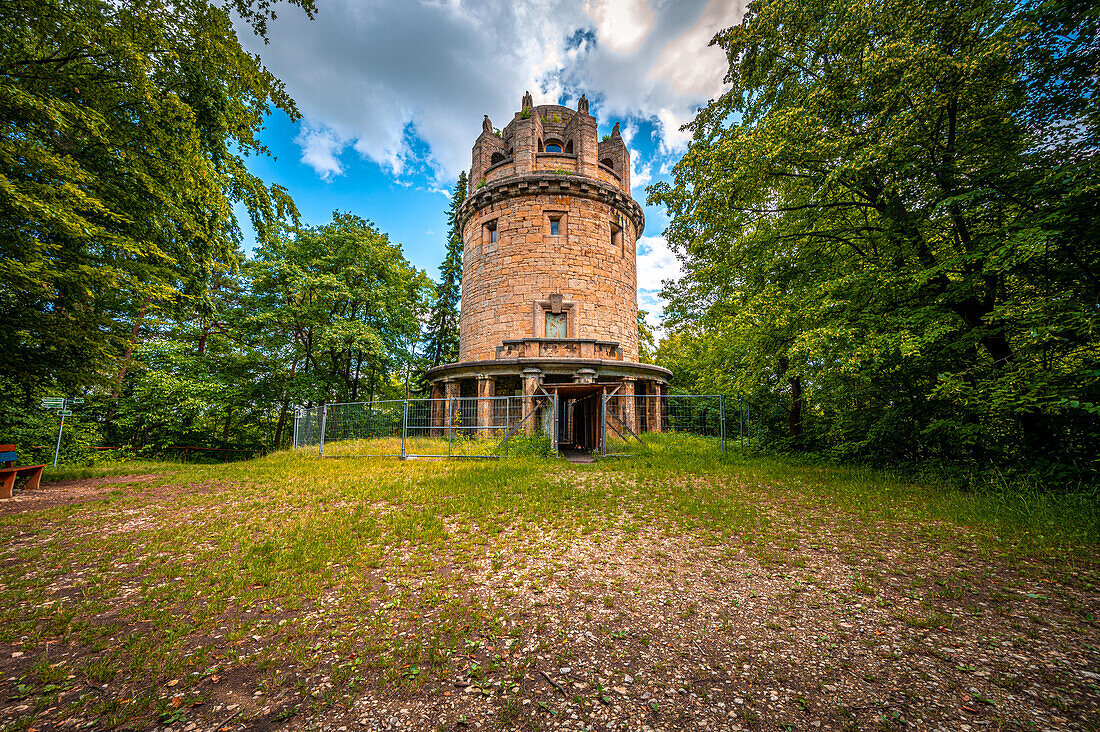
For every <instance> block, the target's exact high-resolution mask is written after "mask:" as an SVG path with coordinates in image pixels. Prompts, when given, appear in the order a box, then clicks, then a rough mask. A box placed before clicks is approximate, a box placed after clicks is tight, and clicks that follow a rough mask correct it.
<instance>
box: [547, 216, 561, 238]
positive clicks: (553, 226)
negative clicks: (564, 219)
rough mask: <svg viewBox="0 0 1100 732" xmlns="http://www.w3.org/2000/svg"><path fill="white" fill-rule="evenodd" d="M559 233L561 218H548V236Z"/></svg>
mask: <svg viewBox="0 0 1100 732" xmlns="http://www.w3.org/2000/svg"><path fill="white" fill-rule="evenodd" d="M560 234H561V219H550V236H559V235H560Z"/></svg>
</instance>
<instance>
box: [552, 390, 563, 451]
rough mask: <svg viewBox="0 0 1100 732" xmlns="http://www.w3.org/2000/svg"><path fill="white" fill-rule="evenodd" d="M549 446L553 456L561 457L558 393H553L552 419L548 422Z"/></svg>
mask: <svg viewBox="0 0 1100 732" xmlns="http://www.w3.org/2000/svg"><path fill="white" fill-rule="evenodd" d="M550 446H551V447H553V448H554V455H556V456H557V457H561V451H560V450H558V392H557V391H555V392H554V417H553V419H551V420H550Z"/></svg>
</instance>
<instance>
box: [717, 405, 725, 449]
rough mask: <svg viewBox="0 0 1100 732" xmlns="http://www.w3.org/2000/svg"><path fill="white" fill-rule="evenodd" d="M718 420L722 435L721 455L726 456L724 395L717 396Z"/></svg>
mask: <svg viewBox="0 0 1100 732" xmlns="http://www.w3.org/2000/svg"><path fill="white" fill-rule="evenodd" d="M718 419H719V425H720V431H721V433H722V454H723V455H725V454H726V395H725V394H719V395H718Z"/></svg>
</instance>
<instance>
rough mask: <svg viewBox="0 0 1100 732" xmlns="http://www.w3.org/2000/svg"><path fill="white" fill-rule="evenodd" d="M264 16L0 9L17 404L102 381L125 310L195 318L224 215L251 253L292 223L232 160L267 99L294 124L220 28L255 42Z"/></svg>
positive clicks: (6, 335) (0, 95)
mask: <svg viewBox="0 0 1100 732" xmlns="http://www.w3.org/2000/svg"><path fill="white" fill-rule="evenodd" d="M290 1H291V2H292V3H293V4H295V5H299V6H301V7H302V8H304V9H305V10H306V12H307V13H312V12H313V3H312V0H290ZM271 6H272V3H271V2H269V1H268V0H259V1H258V2H252V1H251V0H231V1H230V2H226V3H212V2H204V1H203V0H152V1H150V2H126V1H122V2H118V1H108V0H10V1H9V2H5V3H3V4H2V5H0V120H3V121H2V122H0V253H2V255H3V256H2V257H0V322H3V323H4V327H3V328H0V377H3V378H5V379H10V380H11V382H13V383H15V384H17V385H18V386H19V387H20V388H21V390H22V391H23V393H24V395H25V397H26V398H30V397H29V395H30V393H31V391H32V390H33V389H34V388H35V385H36V384H37V383H39V382H41V381H45V382H47V383H51V382H53V383H56V385H57V386H60V387H61V388H65V389H71V388H79V387H84V386H88V385H90V384H95V383H103V382H105V381H107V380H108V379H110V378H111V377H112V376H113V375H114V374H115V373H117V366H118V362H119V360H121V359H122V358H123V353H124V352H125V350H126V343H127V341H128V340H129V338H128V335H129V334H130V333H131V331H132V328H133V322H134V320H137V319H139V318H138V314H139V313H141V314H142V316H145V315H148V314H151V313H152V312H153V311H156V310H164V311H171V310H172V309H173V308H176V307H178V306H181V305H184V304H187V303H190V304H191V305H193V306H198V307H202V304H203V301H204V298H205V294H206V293H207V292H208V287H207V283H208V280H209V278H210V276H211V272H212V271H213V270H214V269H216V268H217V267H219V266H229V267H232V266H233V265H234V263H235V253H236V250H237V244H238V242H239V239H240V234H239V230H238V227H237V221H236V219H235V217H234V214H233V205H234V204H236V203H242V204H244V207H245V208H246V210H247V211H248V215H249V217H250V218H251V221H252V224H253V225H254V227H255V228H256V231H257V234H258V237H259V239H260V240H261V241H267V240H268V239H269V238H270V237H271V235H272V233H273V232H275V231H276V230H277V228H278V224H279V222H280V221H281V220H283V219H285V218H287V217H293V216H294V215H295V210H294V206H293V203H292V201H291V200H290V198H289V196H288V195H287V194H286V192H285V191H284V190H283V189H282V188H280V187H278V186H271V187H267V186H265V185H264V184H263V183H262V182H261V181H260V180H259V179H257V178H256V177H255V176H253V175H252V174H251V173H249V172H248V170H247V169H246V168H245V164H244V160H243V158H244V157H245V156H247V155H253V154H260V153H263V152H265V150H264V148H263V146H262V145H261V144H260V142H259V140H258V139H257V137H256V134H257V131H258V130H259V129H260V128H261V126H262V123H263V119H264V116H265V115H266V114H267V113H268V111H269V110H270V108H271V106H272V105H274V106H275V107H278V108H279V109H281V110H283V111H285V112H286V113H287V114H288V115H290V116H291V117H292V118H297V116H298V115H297V111H296V109H295V107H294V103H293V101H292V100H291V98H290V97H289V96H288V95H287V94H286V92H285V90H284V88H283V86H282V84H281V83H280V82H279V81H278V80H277V79H276V78H275V77H274V76H272V75H271V74H270V73H269V72H268V71H267V70H266V69H265V68H264V67H263V66H262V65H261V64H260V62H259V60H258V58H257V57H256V56H254V55H251V54H248V53H246V52H245V51H244V50H243V49H242V48H241V46H240V43H239V41H238V38H237V34H236V31H235V30H234V27H233V23H232V18H231V13H235V14H236V15H237V16H238V17H241V18H242V19H243V20H245V21H246V22H247V23H249V24H250V25H251V27H252V29H253V30H254V32H256V33H257V34H259V35H260V36H261V37H262V36H263V35H264V33H265V31H266V21H267V18H268V17H269V16H271V15H272V10H271Z"/></svg>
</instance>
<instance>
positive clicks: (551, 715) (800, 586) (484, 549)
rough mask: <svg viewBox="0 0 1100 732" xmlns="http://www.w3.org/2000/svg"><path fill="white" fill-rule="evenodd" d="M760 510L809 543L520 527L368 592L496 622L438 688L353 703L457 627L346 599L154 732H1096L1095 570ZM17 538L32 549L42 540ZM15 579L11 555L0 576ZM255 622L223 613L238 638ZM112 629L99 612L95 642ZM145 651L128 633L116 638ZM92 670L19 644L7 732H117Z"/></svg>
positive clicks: (81, 655)
mask: <svg viewBox="0 0 1100 732" xmlns="http://www.w3.org/2000/svg"><path fill="white" fill-rule="evenodd" d="M149 478H150V477H149V476H124V477H123V478H119V479H113V480H112V481H110V482H108V481H102V480H101V481H99V482H95V481H89V482H86V483H83V484H82V483H79V482H77V483H75V484H68V485H65V486H62V485H59V484H55V485H53V486H50V487H47V488H46V489H44V490H43V491H42V492H41V493H40V494H39V495H36V496H34V497H32V498H28V497H26V496H25V497H23V499H22V503H23V505H24V506H25V507H26V508H25V509H23V510H31V509H38V508H42V507H44V506H48V505H66V504H69V503H71V502H73V501H77V502H79V501H94V500H96V499H98V498H100V497H102V495H103V494H105V493H107V492H109V491H112V490H117V489H118V486H120V485H123V486H125V485H129V486H131V489H132V490H141V491H145V492H146V494H148V495H150V497H151V498H150V500H152V501H154V503H153V504H152V505H153V506H154V507H155V505H156V503H155V502H156V501H157V500H161V501H166V502H168V501H171V500H172V498H173V496H174V495H176V494H177V493H178V491H175V492H173V491H161V492H159V493H157V492H155V491H152V490H150V489H148V488H143V487H142V485H143V483H144V482H146V481H148V480H149ZM195 490H196V492H205V491H210V490H216V486H214V487H211V485H209V484H203V485H196V486H195ZM51 502H52V504H51ZM766 508H768V509H769V511H768V515H770V516H773V517H775V519H774V520H775V521H776V522H777V524H778V526H779V528H782V529H784V530H785V531H786V532H787V533H786V534H784V535H785V536H788V537H791V536H793V537H795V539H794V540H793V541H787V542H786V543H784V544H782V545H775V546H765V547H761V546H759V545H758V544H753V543H749V542H742V541H740V540H739V539H738V538H737V537H734V538H732V539H730V538H728V537H726V538H722V537H720V536H718V535H717V534H713V535H712V534H709V533H707V532H706V531H700V530H692V531H681V530H675V529H673V528H671V527H670V526H669V527H665V526H661V525H659V524H658V525H654V524H651V523H646V522H645V521H639V522H637V525H635V526H634V528H633V529H632V530H624V529H623V528H622V527H621V526H607V527H603V528H595V529H590V530H587V531H584V532H577V531H575V530H571V531H561V530H554V531H549V530H547V531H538V530H536V531H532V530H530V529H529V527H528V528H524V529H522V530H520V529H516V530H513V531H507V532H505V533H504V534H501V535H497V536H496V537H495V538H494V539H493V540H492V541H491V542H489V543H486V544H484V545H483V546H481V548H480V549H479V550H478V553H474V554H469V553H467V554H463V555H460V556H440V557H439V561H438V565H437V567H436V568H435V570H434V573H433V574H432V576H430V577H429V578H427V579H425V578H424V577H421V578H420V579H419V580H409V579H408V577H409V575H404V574H402V573H401V572H400V571H399V568H400V567H402V566H403V562H404V559H403V557H402V556H401V554H400V553H398V552H395V554H394V555H393V556H392V557H390V558H389V562H388V563H387V565H386V566H385V567H384V568H379V569H378V570H377V572H376V574H375V576H373V577H371V578H370V582H372V583H375V585H376V586H377V587H378V588H380V592H379V595H380V597H382V598H384V597H385V596H386V595H387V593H388V594H389V595H390V596H392V597H394V598H396V597H398V596H399V595H400V594H401V593H404V595H401V596H404V597H414V598H416V597H419V596H420V595H424V596H425V597H426V596H427V594H428V589H429V587H438V586H443V587H446V588H447V591H448V592H449V593H450V594H451V596H452V597H455V598H458V599H459V601H460V603H462V604H465V605H468V606H469V607H470V608H480V609H481V610H480V611H479V612H483V613H485V614H486V617H489V618H490V619H491V620H492V622H490V623H482V624H480V625H477V627H474V628H473V629H472V630H471V632H470V635H469V637H468V638H467V640H466V641H465V643H464V646H463V647H462V649H461V652H458V651H456V650H455V649H453V648H452V649H450V650H442V651H441V653H443V654H444V655H445V658H441V659H440V661H439V663H438V664H437V669H436V670H435V671H434V672H424V673H423V674H422V675H418V674H420V673H421V672H420V671H419V670H418V669H416V668H408V667H405V668H401V669H399V673H400V675H401V679H400V681H398V682H397V683H393V682H383V680H382V678H381V676H380V675H378V674H375V675H372V674H371V673H364V675H363V676H362V683H360V684H358V685H356V686H355V687H353V690H352V691H351V692H349V693H340V692H341V689H340V688H335V687H337V686H338V682H335V681H334V677H335V675H336V671H337V670H338V669H339V668H340V667H341V666H342V665H346V664H349V663H352V662H356V659H360V658H367V657H368V656H370V655H371V654H372V653H376V652H377V651H376V649H375V650H372V649H374V648H375V646H372V645H371V644H370V643H368V642H367V641H368V636H369V635H370V633H371V632H376V631H377V629H378V628H379V627H384V628H386V632H387V633H388V634H389V635H390V636H391V637H390V638H389V639H388V640H389V641H391V642H394V643H397V642H402V643H407V644H409V645H411V646H417V645H421V644H425V643H427V642H429V639H430V638H431V637H432V636H433V632H434V630H435V629H437V628H439V627H442V625H443V624H444V622H445V620H446V619H445V618H444V615H443V614H444V612H445V609H444V608H443V606H441V605H440V604H439V603H437V602H434V601H431V600H430V599H424V598H421V601H419V602H414V603H407V604H403V605H402V604H397V603H382V604H380V603H379V602H378V601H377V600H371V601H370V602H368V603H366V604H364V601H363V598H362V597H361V596H360V595H359V594H358V593H359V592H361V588H360V587H352V588H339V587H336V588H333V589H332V590H331V591H330V592H328V593H327V594H326V595H325V596H324V597H323V598H322V600H321V601H320V602H318V603H315V604H314V605H312V606H310V607H307V608H303V609H299V610H295V611H293V612H292V611H283V610H282V609H281V608H275V609H273V610H272V611H271V614H270V616H269V617H270V621H271V623H272V624H273V626H274V627H280V626H279V625H278V624H276V623H275V621H278V620H280V619H284V620H286V619H292V620H295V621H296V622H299V623H300V624H303V625H309V626H310V627H313V628H315V629H316V633H317V639H318V642H317V645H316V646H315V649H316V653H315V656H314V658H313V659H312V661H311V662H310V663H308V664H306V663H302V662H300V661H296V662H290V661H287V662H285V663H282V664H275V665H266V666H262V667H261V666H260V665H257V664H255V663H242V664H240V665H236V666H233V665H230V666H228V667H225V668H222V669H220V670H219V671H218V672H217V673H208V674H206V675H204V676H202V677H201V678H200V679H199V680H198V681H195V682H193V683H191V684H190V685H188V684H180V682H179V680H173V681H174V682H175V683H173V681H169V682H168V683H167V684H166V685H164V688H161V689H159V690H158V691H157V693H159V694H160V695H161V697H162V698H163V699H166V700H170V703H169V710H171V709H176V708H178V709H180V710H181V711H183V710H186V712H187V713H186V714H182V713H181V714H180V715H178V717H177V718H175V719H173V718H172V717H171V715H166V717H162V721H163V720H165V719H167V721H166V722H165V723H164V724H162V725H161V726H160V728H161V729H165V730H169V729H170V730H173V731H174V732H195V731H196V730H218V731H219V732H232V731H235V730H244V729H287V730H336V731H337V732H344V731H345V730H469V729H511V730H537V729H545V730H551V729H569V730H589V729H590V730H681V729H704V730H856V729H916V730H963V731H964V732H968V731H970V730H986V729H989V730H1000V729H1021V730H1062V729H1076V730H1096V729H1100V625H1098V623H1097V618H1098V617H1100V595H1098V594H1097V592H1096V590H1095V588H1096V586H1097V575H1096V566H1095V565H1094V564H1088V563H1084V564H1082V563H1078V564H1076V565H1068V564H1059V565H1054V564H1050V563H1043V562H1039V561H1028V560H1020V559H1019V558H1015V559H1012V560H1011V561H1010V560H1008V559H1006V558H1003V557H999V556H997V555H996V554H994V553H991V552H989V551H987V550H982V549H981V548H979V544H978V543H975V544H974V545H973V547H971V548H969V549H968V548H967V544H966V543H965V535H964V536H963V541H962V543H959V542H955V543H954V546H955V547H956V548H955V549H954V550H952V551H944V550H940V549H939V548H937V547H938V546H940V543H939V542H937V541H936V540H935V538H934V537H935V536H937V534H936V531H946V530H950V531H957V532H965V531H966V528H965V527H956V528H955V529H949V528H946V527H942V526H939V527H930V526H927V525H914V526H911V527H910V528H909V529H907V530H906V529H898V525H897V524H895V525H893V526H892V527H891V530H890V531H889V532H884V531H881V530H880V529H879V528H877V527H876V526H873V525H871V526H867V525H859V524H856V523H852V522H848V521H842V520H839V519H837V520H834V518H833V517H831V516H828V515H826V514H825V512H824V510H815V509H813V508H812V507H809V508H807V507H806V506H799V507H797V508H794V507H791V506H783V505H780V504H777V505H774V506H766ZM5 510H6V511H8V512H11V511H18V510H19V509H18V502H13V503H10V504H7V506H6V508H5ZM932 529H935V531H932ZM451 530H452V532H455V533H456V534H457V533H458V532H467V531H469V530H470V528H469V527H468V526H454V527H452V528H451ZM12 540H13V541H15V542H23V545H22V546H23V548H26V546H27V545H28V542H35V541H48V540H50V537H49V536H48V535H42V534H39V535H36V536H29V535H28V536H22V537H18V536H17V537H14V538H13V539H12ZM960 546H961V547H963V548H962V549H961V550H960V549H959V547H960ZM14 561H15V560H13V555H12V554H10V553H9V555H8V558H7V560H6V561H5V567H6V568H8V569H9V570H10V568H12V567H14V566H15V565H14V564H13V562H14ZM119 571H120V572H124V571H125V566H120V568H119ZM429 580H432V581H434V582H435V584H432V582H431V581H429ZM79 585H80V583H79V582H78V581H75V580H74V581H73V582H72V583H70V585H69V586H68V587H69V588H70V589H71V588H72V587H77V586H79ZM52 591H57V592H58V593H60V594H59V597H60V596H63V595H64V594H65V592H66V591H69V590H66V589H65V588H63V587H62V586H60V585H59V586H58V587H57V588H54V590H52ZM394 605H396V606H394ZM452 611H453V607H452ZM241 612H243V611H240V610H234V611H227V615H226V617H225V618H224V620H225V625H224V626H223V627H228V625H229V623H230V621H233V620H237V619H240V613H241ZM252 612H255V611H252ZM234 613H237V615H234ZM360 614H361V617H360ZM112 617H115V616H113V615H112V610H111V609H110V608H107V609H105V610H104V612H103V614H102V617H99V618H89V619H88V620H89V622H98V621H103V622H106V621H107V620H108V619H110V618H112ZM349 618H351V619H352V620H358V619H362V620H363V622H364V626H363V627H364V631H363V633H364V635H363V644H362V648H361V649H359V650H358V652H357V651H356V650H355V646H354V644H353V646H352V651H351V652H350V653H348V652H347V651H348V649H347V647H341V648H340V649H336V648H335V647H329V646H326V645H325V644H324V642H323V639H324V638H325V634H326V631H327V630H328V629H330V628H333V627H336V626H338V625H341V624H344V625H345V626H346V624H347V623H348V622H349ZM383 618H384V620H385V622H384V624H383V625H379V624H378V623H379V622H380V619H383ZM371 623H374V624H373V625H371ZM368 629H374V630H373V631H372V630H368ZM141 631H142V626H141V625H140V624H133V625H131V626H129V627H126V628H122V629H120V631H119V634H118V637H119V638H120V639H121V638H123V637H125V636H127V635H128V634H135V633H140V632H141ZM192 640H193V642H194V644H195V646H196V647H198V646H200V645H204V644H207V645H209V646H210V647H212V648H215V649H217V651H218V653H219V654H220V653H223V652H224V651H225V650H226V649H227V648H230V647H233V648H236V649H238V650H240V651H243V652H248V651H250V650H252V651H256V650H259V649H263V648H265V647H267V648H270V647H271V645H272V644H278V643H279V642H280V637H279V636H278V634H277V633H273V634H269V635H264V636H261V635H253V636H248V637H245V638H242V639H232V640H231V639H230V638H229V637H228V634H226V633H221V632H220V631H217V630H215V631H212V632H211V634H210V635H209V636H208V637H203V638H195V639H192ZM96 652H97V649H93V648H84V647H79V646H75V645H69V646H65V647H61V648H57V647H54V648H50V647H47V648H46V649H45V654H44V656H43V653H42V649H40V648H37V647H35V648H31V647H27V646H25V645H24V643H23V641H22V639H19V638H16V639H13V640H12V642H9V643H0V654H2V655H0V674H2V678H3V679H4V681H3V682H2V684H0V685H2V686H3V688H0V694H2V697H0V699H2V700H3V702H2V703H3V706H2V707H0V729H4V730H7V729H31V730H44V729H102V728H106V727H109V726H111V725H110V724H109V722H108V721H107V719H108V718H107V717H105V716H99V717H95V716H93V717H88V716H68V715H69V711H67V709H68V707H66V706H65V704H64V703H62V702H65V701H67V700H71V699H72V698H74V697H75V696H79V695H84V696H89V695H91V696H92V697H95V698H100V699H101V700H102V705H101V706H102V708H108V707H109V706H110V705H112V704H114V705H118V704H125V703H126V700H127V699H128V698H130V697H132V696H133V695H134V694H135V693H136V691H137V685H136V684H135V683H134V682H132V681H129V682H126V683H122V684H119V683H114V682H112V683H98V682H96V681H93V680H91V678H90V677H88V676H86V675H85V674H82V673H80V672H77V671H75V669H77V668H85V669H86V668H87V663H88V662H89V660H90V659H94V658H95V654H96ZM42 663H52V664H66V665H67V666H66V667H70V666H71V667H72V668H73V669H74V673H72V674H70V675H69V676H68V680H67V681H66V682H63V683H68V684H70V685H69V686H66V687H65V689H66V690H65V691H64V692H63V693H62V697H61V699H59V701H58V703H57V704H56V705H55V706H54V707H52V708H43V707H42V706H41V705H40V706H38V707H35V706H34V702H33V699H29V698H28V697H27V694H26V692H23V691H21V688H20V686H19V680H20V679H21V678H22V677H23V675H24V674H25V673H27V672H28V669H30V668H31V665H32V664H42ZM82 664H83V665H82ZM196 673H197V672H196ZM176 684H179V687H178V688H180V689H182V688H184V686H187V687H188V691H187V692H186V693H184V692H179V693H177V692H176V691H175V689H176V688H177V687H176ZM70 690H71V691H70ZM66 694H71V695H72V696H70V697H69V698H68V699H66V698H65V695H66ZM32 712H33V715H32Z"/></svg>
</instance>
